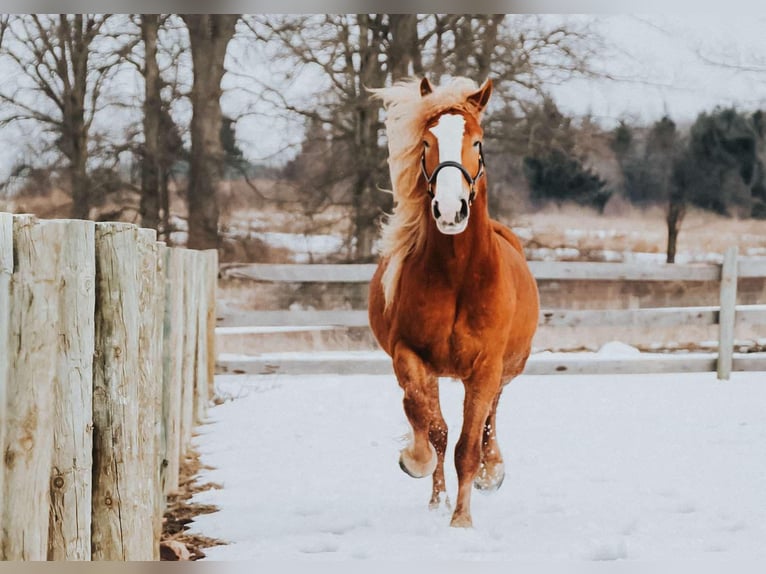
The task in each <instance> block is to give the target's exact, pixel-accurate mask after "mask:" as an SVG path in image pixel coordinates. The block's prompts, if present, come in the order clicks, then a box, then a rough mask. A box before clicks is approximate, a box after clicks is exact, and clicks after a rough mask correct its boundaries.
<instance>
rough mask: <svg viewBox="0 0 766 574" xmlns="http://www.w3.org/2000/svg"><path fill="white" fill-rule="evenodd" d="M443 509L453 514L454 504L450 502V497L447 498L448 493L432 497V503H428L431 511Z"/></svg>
mask: <svg viewBox="0 0 766 574" xmlns="http://www.w3.org/2000/svg"><path fill="white" fill-rule="evenodd" d="M442 504H443V508H444V509H446V510H447V512H452V503H451V502H450V501H449V496H447V493H446V492H441V493H439V495H438V496H432V497H431V500H430V502H429V503H428V509H429V510H434V511H435V510H439V509H440V508H442Z"/></svg>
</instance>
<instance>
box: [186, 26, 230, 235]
mask: <svg viewBox="0 0 766 574" xmlns="http://www.w3.org/2000/svg"><path fill="white" fill-rule="evenodd" d="M181 16H182V18H183V20H184V22H186V26H187V28H188V29H189V39H190V41H191V52H192V63H193V66H194V85H193V87H192V91H191V103H192V120H191V142H192V143H191V168H190V173H189V189H188V191H187V197H188V206H189V242H188V244H187V245H188V247H190V248H193V249H217V248H218V216H219V209H218V200H217V197H216V191H217V188H218V185H219V182H220V180H221V177H222V172H223V147H222V146H221V133H220V132H221V115H222V114H221V79H222V78H223V74H224V59H225V57H226V46H227V45H228V43H229V40H231V38H232V37H233V36H234V28H235V26H236V23H237V19H238V18H239V16H238V15H235V14H182V15H181Z"/></svg>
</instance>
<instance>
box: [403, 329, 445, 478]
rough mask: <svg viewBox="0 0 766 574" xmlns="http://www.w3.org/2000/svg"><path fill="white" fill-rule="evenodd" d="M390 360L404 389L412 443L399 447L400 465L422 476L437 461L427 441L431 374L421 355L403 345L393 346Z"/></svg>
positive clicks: (429, 420)
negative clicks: (392, 361) (392, 355)
mask: <svg viewBox="0 0 766 574" xmlns="http://www.w3.org/2000/svg"><path fill="white" fill-rule="evenodd" d="M393 359H394V372H395V373H396V378H397V380H398V381H399V385H400V386H401V387H402V389H403V390H404V401H403V402H404V412H405V414H406V415H407V419H408V420H409V421H410V425H411V426H412V443H411V444H409V445H408V446H406V447H405V448H404V449H402V451H401V453H400V456H399V466H400V467H401V468H402V470H403V471H404V472H406V473H407V474H409V475H410V476H413V477H415V478H423V477H424V476H429V475H430V474H432V473H433V472H434V469H435V468H436V466H437V461H438V457H437V453H436V450H435V449H434V447H433V446H432V445H431V442H430V440H429V431H430V428H431V420H432V419H433V412H432V406H433V401H432V400H431V396H432V393H433V388H432V385H431V382H432V379H433V377H432V376H431V375H430V373H428V371H427V370H426V367H425V365H424V364H423V361H422V360H421V359H420V357H418V356H417V354H415V353H414V352H413V351H412V350H411V349H409V348H408V347H406V346H404V345H402V344H398V345H397V346H396V348H395V350H394V357H393Z"/></svg>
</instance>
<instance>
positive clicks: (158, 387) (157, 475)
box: [151, 242, 168, 561]
mask: <svg viewBox="0 0 766 574" xmlns="http://www.w3.org/2000/svg"><path fill="white" fill-rule="evenodd" d="M167 250H168V248H167V246H166V245H165V243H164V242H157V243H155V244H154V251H155V264H156V273H155V280H154V285H153V286H152V295H153V297H154V312H153V315H152V342H153V351H154V370H153V372H152V379H151V385H152V387H153V391H152V395H153V397H154V453H153V454H154V460H153V462H152V481H153V482H152V493H153V495H154V541H153V549H154V560H155V561H157V560H159V559H160V539H161V538H162V516H163V514H164V512H165V503H166V498H165V492H164V487H163V484H162V475H163V464H162V463H163V461H164V459H165V454H164V449H163V444H162V423H163V418H162V397H163V393H164V388H163V375H164V366H163V348H164V346H165V340H164V330H165V329H164V323H165V253H166V252H167Z"/></svg>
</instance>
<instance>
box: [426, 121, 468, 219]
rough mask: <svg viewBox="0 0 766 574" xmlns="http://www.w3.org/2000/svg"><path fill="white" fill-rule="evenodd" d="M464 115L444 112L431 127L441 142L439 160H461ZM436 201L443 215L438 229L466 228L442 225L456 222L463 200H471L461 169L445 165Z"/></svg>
mask: <svg viewBox="0 0 766 574" xmlns="http://www.w3.org/2000/svg"><path fill="white" fill-rule="evenodd" d="M464 131H465V118H464V117H463V116H461V115H459V114H445V115H443V116H441V117H440V118H439V121H438V122H437V124H436V125H435V126H434V127H432V128H431V133H432V134H434V136H436V140H437V142H438V144H439V163H442V162H445V161H454V162H457V163H462V152H463V133H464ZM434 183H435V184H436V195H435V197H434V202H435V203H436V204H437V206H438V209H439V212H440V214H441V217H440V218H439V220H437V224H439V228H440V229H441V230H442V232H445V233H455V232H458V233H459V232H460V231H462V230H463V229H465V223H467V220H466V221H465V222H464V224H461V225H460V226H459V227H457V228H455V229H450V230H446V229H444V227H443V225H454V221H455V216H456V215H457V214H458V213H460V210H461V208H462V202H461V200H465V201H467V200H468V194H467V192H466V191H465V190H464V188H463V184H464V183H465V179H464V177H463V174H462V172H461V171H460V170H459V169H457V168H454V167H445V168H444V169H442V170H441V171H440V172H439V173H438V174H437V175H436V181H435V182H434Z"/></svg>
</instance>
